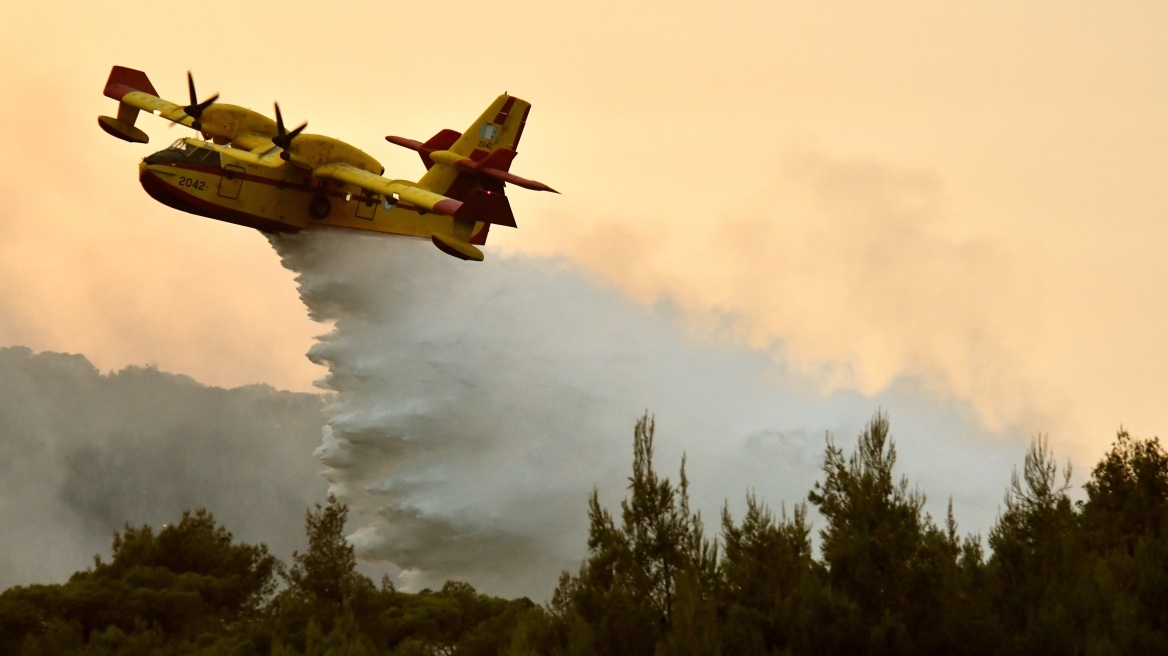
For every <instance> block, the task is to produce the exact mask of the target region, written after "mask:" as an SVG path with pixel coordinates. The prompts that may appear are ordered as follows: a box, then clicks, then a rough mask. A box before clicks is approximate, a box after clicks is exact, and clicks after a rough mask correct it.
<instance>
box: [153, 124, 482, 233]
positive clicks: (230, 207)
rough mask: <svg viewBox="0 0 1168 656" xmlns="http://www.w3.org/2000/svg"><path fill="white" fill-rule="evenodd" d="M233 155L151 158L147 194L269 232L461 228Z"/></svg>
mask: <svg viewBox="0 0 1168 656" xmlns="http://www.w3.org/2000/svg"><path fill="white" fill-rule="evenodd" d="M232 150H234V149H232V148H225V147H222V146H216V145H214V144H211V143H207V142H202V141H200V140H197V139H180V140H179V141H176V142H175V143H174V144H173V145H172V146H171V147H169V148H167V149H166V150H162V151H159V152H157V153H154V154H153V155H150V156H148V157H146V158H145V159H143V160H142V162H141V163H140V164H139V166H138V177H139V180H140V181H141V183H142V187H143V188H144V189H145V190H146V192H147V193H148V194H150V196H151V197H153V198H154V199H155V200H157V201H159V202H161V203H163V204H165V205H168V206H170V207H173V208H175V209H178V210H181V211H183V212H187V213H190V214H197V215H199V216H205V217H208V218H212V219H218V220H220V221H226V222H229V223H235V224H238V225H243V226H247V227H250V228H256V229H258V230H261V231H263V232H272V233H279V232H297V231H300V230H304V229H311V228H316V227H335V228H349V229H358V230H368V231H373V232H384V233H390V234H398V235H409V236H414V237H422V238H430V236H431V235H432V234H434V233H435V232H450V231H452V230H453V223H454V219H453V217H450V216H443V215H440V214H435V213H430V212H426V211H425V210H422V209H420V208H416V207H414V206H412V205H409V204H408V203H406V202H395V199H392V198H385V197H382V196H379V195H376V194H370V193H369V192H367V191H365V190H364V189H362V188H360V187H358V186H356V185H347V184H343V183H339V182H337V181H335V180H321V179H315V178H314V177H313V175H312V172H311V170H310V169H307V168H304V167H302V166H296V165H294V164H292V163H289V162H280V163H279V164H276V165H271V164H267V165H265V164H257V163H255V162H254V161H249V160H255V159H256V158H255V156H254V154H251V153H248V152H247V151H242V152H241V156H240V157H235V156H233V155H232V153H231V151H232ZM277 161H278V160H277ZM374 164H375V163H374ZM486 227H487V224H484V223H476V224H475V226H474V230H473V232H472V235H473V237H472V239H471V240H470V242H471V243H477V244H482V243H483V242H484V241H485V237H486Z"/></svg>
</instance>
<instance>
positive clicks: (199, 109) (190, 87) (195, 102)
mask: <svg viewBox="0 0 1168 656" xmlns="http://www.w3.org/2000/svg"><path fill="white" fill-rule="evenodd" d="M187 92H188V93H189V94H190V99H191V104H189V105H187V106H186V107H183V113H185V114H186V115H187V116H190V117H191V118H193V119H195V122H194V124H192V125H191V127H192V128H194V129H195V130H197V131H199V132H202V131H203V126H202V125H201V124H200V123H199V119H200V118H201V117H202V116H203V110H205V109H207V108H208V107H210V106H211V105H213V104H215V101H216V100H219V94H215V95H213V96H211V97H210V98H208V99H206V100H204V101H203V102H199V96H198V94H196V93H195V76H194V75H192V74H191V72H190V71H187Z"/></svg>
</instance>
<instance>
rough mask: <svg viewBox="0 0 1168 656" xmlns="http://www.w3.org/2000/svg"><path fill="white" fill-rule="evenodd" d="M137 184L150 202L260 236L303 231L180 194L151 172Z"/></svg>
mask: <svg viewBox="0 0 1168 656" xmlns="http://www.w3.org/2000/svg"><path fill="white" fill-rule="evenodd" d="M138 180H139V182H141V183H142V188H143V189H145V190H146V193H148V194H150V197H151V198H153V199H154V200H156V201H158V202H160V203H162V204H163V205H166V206H167V207H173V208H174V209H176V210H179V211H182V212H186V213H188V214H197V215H198V216H205V217H207V218H209V219H216V220H219V221H226V222H227V223H234V224H236V225H242V226H247V227H249V228H255V229H256V230H259V231H261V232H299V231H300V229H299V228H297V227H296V226H291V225H288V224H286V223H281V222H279V221H273V220H272V219H268V218H265V217H262V216H256V215H254V214H249V213H247V212H241V211H239V210H233V209H230V208H227V207H223V206H220V205H216V204H215V203H211V202H208V201H205V200H203V199H202V198H199V197H198V196H195V195H193V194H188V193H186V192H184V191H180V190H179V189H178V188H176V187H174V186H173V185H169V184H167V183H166V182H163V181H162V179H161V178H160V177H158V174H157V173H155V172H153V171H150V170H148V169H147V170H145V171H142V173H141V174H140V175H139V176H138Z"/></svg>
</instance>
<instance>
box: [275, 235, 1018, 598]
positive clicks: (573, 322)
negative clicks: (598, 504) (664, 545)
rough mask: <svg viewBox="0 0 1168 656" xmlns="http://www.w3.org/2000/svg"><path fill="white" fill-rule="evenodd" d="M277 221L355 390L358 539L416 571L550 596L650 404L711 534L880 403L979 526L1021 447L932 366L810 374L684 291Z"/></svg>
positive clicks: (930, 480) (340, 454)
mask: <svg viewBox="0 0 1168 656" xmlns="http://www.w3.org/2000/svg"><path fill="white" fill-rule="evenodd" d="M272 242H273V245H274V246H275V248H276V249H277V251H278V252H279V253H280V255H281V257H282V258H283V262H284V265H285V266H287V267H288V268H290V269H292V270H293V271H295V272H297V273H298V278H297V280H298V283H299V285H300V294H301V297H302V298H303V300H304V302H305V304H306V305H307V307H308V310H309V313H310V314H311V316H312V317H313V318H314V319H316V320H317V321H321V322H331V323H333V324H334V325H333V329H332V331H331V332H329V333H328V334H327V335H324V336H322V337H321V338H320V339H319V341H318V343H317V344H316V345H315V346H314V347H313V348H312V350H311V352H310V354H309V357H310V358H311V359H313V360H314V361H316V362H318V363H320V364H322V365H324V366H326V367H327V368H328V370H329V374H328V375H327V377H326V378H325V379H323V380H322V381H320V383H319V385H321V386H322V387H324V388H326V389H328V390H332V391H335V392H336V402H335V404H333V405H332V406H331V407H330V408H328V409H327V410H326V415H327V426H326V428H325V431H324V443H323V445H322V446H321V447H320V449H318V451H317V454H318V456H319V457H320V458H321V459H322V460H323V462H324V463H325V465H326V466H327V468H328V469H327V470H326V473H325V476H326V477H327V479H328V480H329V482H330V486H331V490H332V492H333V493H335V494H336V495H337V496H338V497H339V498H340V499H342V500H343V501H346V502H347V503H349V504H350V506H351V507H352V508H353V510H354V511H355V512H354V518H355V520H356V522H357V523H358V524H359V526H358V528H357V529H356V531H355V533H354V534H353V535H352V536H351V539H352V540H353V542H354V544H355V545H356V546H357V548H358V553H359V556H360V557H361V558H363V559H365V560H366V561H376V562H381V563H384V564H390V565H391V567H390V568H389V569H390V570H391V571H399V572H400V576H399V583H401V584H405V585H406V586H411V587H420V586H423V585H427V586H435V585H440V584H441V582H442V581H443V580H445V579H447V578H458V579H462V580H467V581H470V582H471V583H472V584H474V585H475V586H476V587H479V588H480V589H483V590H485V591H488V592H491V593H494V594H509V595H514V594H527V595H530V596H533V597H536V598H546V597H547V596H548V595H549V594H550V592H551V589H552V587H553V585H554V582H555V577H556V576H557V574H558V573H559V571H561V570H562V569H565V568H567V569H573V570H574V568H575V567H576V566H577V565H578V564H579V562H580V560H581V558H582V557H583V555H584V553H585V550H586V530H587V521H586V499H587V496H588V494H589V493H590V492H591V490H592V489H593V487H594V486H597V487H598V488H599V490H600V493H601V499H602V502H604V503H606V504H607V505H609V507H613V506H615V504H616V502H617V501H618V500H619V499H620V498H621V497H622V496H623V494H624V491H625V485H626V483H625V479H626V477H627V470H628V463H629V462H630V454H631V448H630V447H631V432H632V427H633V424H634V422H635V419H636V418H637V417H638V416H639V415H640V414H641V413H643V412H644V411H645V410H646V409H649V410H650V411H651V412H653V413H655V414H656V415H657V418H658V439H657V443H658V457H657V465H658V469H659V470H661V471H662V472H664V473H666V474H669V475H671V477H675V476H676V473H675V472H676V468H677V466H678V463H679V461H680V457H681V454H682V451H685V452H688V465H687V468H688V473H689V475H690V479H691V493H692V494H693V496H694V499H695V505H696V506H697V507H698V508H701V509H702V510H703V512H704V514H705V516H706V518H707V525H708V526H709V528H710V530H708V533H709V534H711V535H713V534H715V533H716V521H717V514H716V513H717V511H718V510H719V509H720V508H721V506H722V504H723V502H724V500H726V499H729V500H730V503H731V507H732V508H735V507H739V506H740V501H741V499H742V498H743V496H744V493H745V492H746V491H747V489H748V488H754V489H755V490H756V491H757V492H758V494H759V496H760V497H761V498H763V499H765V500H766V501H768V502H769V503H770V504H772V505H773V506H775V507H777V506H778V505H779V504H780V503H787V504H790V503H794V502H797V501H799V500H801V499H802V498H803V497H804V495H805V494H806V492H807V490H808V489H810V487H811V484H812V483H813V481H814V480H815V479H816V478H817V477H818V474H819V465H820V462H821V454H822V450H823V438H824V433H825V432H826V431H831V432H833V433H834V434H835V435H836V438H837V441H838V442H839V443H840V444H841V445H844V446H845V447H846V445H849V444H850V443H851V442H852V440H853V439H854V437H855V435H856V434H857V432H858V430H859V428H860V426H861V425H862V424H863V423H864V421H866V420H867V419H868V418H869V417H870V416H871V414H872V413H873V412H875V411H876V409H877V407H878V406H883V407H884V408H885V409H886V410H889V411H890V412H891V413H892V419H893V429H894V434H895V435H896V437H897V439H898V444H899V445H900V447H901V453H902V463H904V471H906V472H907V473H909V475H910V477H911V478H912V480H913V481H914V482H918V483H921V484H922V487H923V488H924V489H925V490H926V491H927V492H930V493H931V494H932V495H934V496H933V497H932V498H933V499H934V500H937V499H939V502H938V504H939V505H940V506H941V507H942V508H943V504H944V502H945V499H946V498H947V497H948V496H949V495H954V496H955V501H956V507H957V512H958V519H959V520H964V521H969V520H968V515H969V514H970V512H969V511H972V513H973V514H974V515H976V517H975V523H973V525H972V526H969V528H970V529H971V530H982V531H984V530H985V528H987V527H988V523H989V521H990V520H992V517H993V513H994V511H995V509H996V505H997V500H998V499H999V498H1000V494H1001V491H1002V490H1003V489H1004V487H1005V483H1006V481H1008V477H1009V472H1010V465H1011V464H1012V462H1014V461H1015V459H1016V458H1015V456H1016V455H1017V453H1016V452H1017V451H1018V449H1017V448H1016V447H1014V446H1011V447H1010V448H1009V451H1008V452H1007V451H1004V450H1003V449H1002V448H1001V447H1002V446H1003V445H1002V444H1001V443H999V444H997V445H996V446H994V445H993V444H992V443H989V442H987V441H985V440H980V441H978V440H970V439H969V437H970V436H971V435H976V434H979V433H983V432H984V431H982V429H980V428H978V427H977V426H972V425H970V423H969V421H968V419H967V417H968V413H962V412H961V411H960V409H955V408H953V407H951V406H950V405H949V404H947V403H944V402H942V401H939V400H927V401H926V402H924V403H920V402H918V399H920V398H921V397H922V395H923V393H922V392H920V391H919V390H917V389H915V388H914V387H913V386H912V385H911V381H909V382H905V383H902V384H896V385H893V386H892V389H891V390H890V391H888V392H886V393H884V394H882V395H880V396H878V397H876V398H870V397H864V396H862V395H859V394H854V393H837V394H834V395H831V396H828V397H817V396H813V395H808V394H806V393H803V392H800V391H799V390H800V388H804V389H814V386H801V385H800V381H799V380H798V379H796V378H794V377H793V376H792V375H791V374H789V373H785V372H782V371H776V370H775V369H774V366H773V359H772V357H771V356H770V355H768V354H763V353H759V352H753V351H749V350H745V349H744V350H730V349H726V348H724V347H718V346H715V345H710V344H697V343H692V342H691V341H688V340H687V339H686V338H685V336H684V335H683V332H684V331H683V330H679V328H678V326H679V325H680V320H679V319H678V318H677V317H676V316H675V313H673V312H671V311H670V308H669V307H668V306H667V305H662V306H661V307H658V308H656V309H654V310H652V311H650V310H646V309H644V308H642V307H640V306H638V305H636V304H634V303H632V302H631V301H628V300H626V299H624V298H622V297H621V296H619V295H618V294H616V293H614V292H613V291H612V290H611V289H607V288H604V287H602V286H600V285H599V284H598V283H596V282H595V281H593V280H589V279H586V278H585V277H584V276H583V274H581V273H580V272H578V271H576V270H572V269H568V268H566V267H564V266H563V265H561V264H557V263H556V262H555V261H551V260H544V259H535V258H524V257H499V256H497V254H492V256H491V257H488V259H487V261H486V262H484V263H482V264H471V263H463V262H459V261H456V260H453V259H451V258H449V257H448V256H446V255H443V254H442V253H440V252H439V251H438V250H437V249H435V248H433V247H432V246H430V245H429V244H428V243H426V242H424V241H422V240H414V239H405V238H395V237H385V236H380V235H355V234H351V233H349V234H346V233H338V232H324V233H320V232H318V233H314V234H310V235H303V234H302V235H295V236H291V237H279V238H273V240H272ZM938 433H941V434H938ZM987 465H988V469H989V470H990V471H989V472H985V471H984V470H985V469H987ZM922 474H923V475H922ZM675 480H676V478H675ZM930 488H931V489H930ZM963 511H966V512H964V513H963ZM398 568H400V569H398Z"/></svg>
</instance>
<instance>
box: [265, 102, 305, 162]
mask: <svg viewBox="0 0 1168 656" xmlns="http://www.w3.org/2000/svg"><path fill="white" fill-rule="evenodd" d="M275 105H276V136H274V137H272V144H273V147H272V148H269V149H268V150H267V152H265V153H264V154H263V155H261V157H265V156H267V155H268V154H270V153H271V152H272V151H273V150H275V149H276V148H282V149H283V150H284V152H282V153H280V159H282V160H284V161H285V162H286V161H288V147H289V146H291V145H292V140H293V139H295V138H296V135H298V134H300V133H301V132H303V131H304V128H306V127H308V121H305V122H303V123H301V124H300V125H299V126H297V127H296V128H295V129H293V130H292V131H291V132H289V131H288V130H287V128H285V127H284V115H283V114H282V113H281V112H280V103H275Z"/></svg>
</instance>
